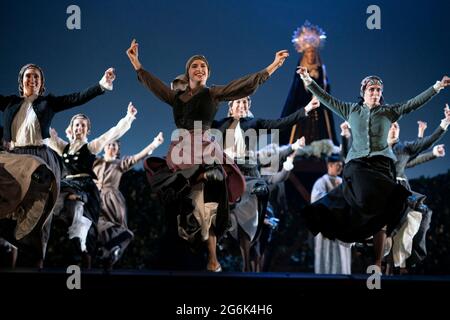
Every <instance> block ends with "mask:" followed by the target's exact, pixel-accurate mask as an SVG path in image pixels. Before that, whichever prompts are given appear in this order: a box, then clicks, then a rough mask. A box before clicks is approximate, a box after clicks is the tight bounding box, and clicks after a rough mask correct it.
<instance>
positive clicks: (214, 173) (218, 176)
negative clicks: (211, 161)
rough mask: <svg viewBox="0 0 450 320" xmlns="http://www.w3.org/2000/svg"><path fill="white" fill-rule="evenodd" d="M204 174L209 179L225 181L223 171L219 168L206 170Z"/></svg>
mask: <svg viewBox="0 0 450 320" xmlns="http://www.w3.org/2000/svg"><path fill="white" fill-rule="evenodd" d="M204 175H205V179H206V180H207V181H223V178H224V177H223V174H222V172H221V171H220V170H219V169H217V168H214V169H210V170H207V171H205V174H204Z"/></svg>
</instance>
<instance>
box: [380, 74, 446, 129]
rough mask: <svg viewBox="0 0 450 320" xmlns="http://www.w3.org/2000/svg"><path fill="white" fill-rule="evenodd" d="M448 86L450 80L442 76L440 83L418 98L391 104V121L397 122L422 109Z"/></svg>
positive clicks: (437, 82)
mask: <svg viewBox="0 0 450 320" xmlns="http://www.w3.org/2000/svg"><path fill="white" fill-rule="evenodd" d="M449 85H450V78H449V77H447V76H444V77H443V78H442V80H441V81H436V83H435V84H434V85H433V86H431V87H429V88H428V89H427V90H425V91H424V92H422V93H421V94H419V95H418V96H416V97H414V98H412V99H410V100H408V101H406V102H405V103H397V104H393V105H391V106H390V107H389V109H388V110H389V111H390V112H392V113H393V116H394V117H393V121H397V120H398V119H400V117H401V116H403V115H405V114H408V113H410V112H412V111H415V110H418V109H420V108H421V107H423V106H424V105H425V104H426V103H427V102H428V101H430V99H431V98H433V97H434V96H435V95H436V94H438V93H439V92H440V91H441V90H442V89H444V88H445V87H447V86H449Z"/></svg>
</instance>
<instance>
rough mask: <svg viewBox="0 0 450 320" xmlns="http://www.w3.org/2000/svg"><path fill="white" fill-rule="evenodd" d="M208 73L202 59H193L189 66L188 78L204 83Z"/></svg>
mask: <svg viewBox="0 0 450 320" xmlns="http://www.w3.org/2000/svg"><path fill="white" fill-rule="evenodd" d="M208 75H209V70H208V66H207V64H206V62H205V61H203V60H194V61H193V62H192V63H191V65H190V66H189V79H190V80H191V81H194V82H197V83H200V84H203V85H205V84H206V80H207V79H208Z"/></svg>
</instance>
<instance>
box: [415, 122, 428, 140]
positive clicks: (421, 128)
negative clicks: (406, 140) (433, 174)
mask: <svg viewBox="0 0 450 320" xmlns="http://www.w3.org/2000/svg"><path fill="white" fill-rule="evenodd" d="M417 124H418V125H419V132H418V134H417V136H418V137H419V138H423V134H424V132H425V129H426V128H427V123H426V122H425V121H417Z"/></svg>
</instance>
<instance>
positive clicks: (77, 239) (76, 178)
mask: <svg viewBox="0 0 450 320" xmlns="http://www.w3.org/2000/svg"><path fill="white" fill-rule="evenodd" d="M136 113H137V110H136V108H135V107H134V106H133V104H132V103H131V102H130V104H129V105H128V112H127V115H126V116H125V117H124V118H122V119H121V120H120V121H119V123H118V124H117V125H116V126H115V127H113V128H111V129H109V130H108V131H107V132H106V133H104V134H103V135H101V136H100V137H98V138H96V139H94V140H92V141H90V142H88V140H87V135H88V134H89V131H90V129H91V122H90V120H89V118H88V117H87V116H86V115H84V114H77V115H75V116H73V117H72V119H71V120H70V124H69V126H68V128H67V129H66V133H67V137H68V139H69V142H65V141H64V140H62V139H60V138H58V135H57V133H56V131H55V130H52V131H51V140H50V142H49V145H50V147H51V148H52V149H53V150H55V151H56V152H57V153H58V154H59V155H60V156H61V157H62V160H63V167H64V178H63V180H62V181H61V194H60V195H59V197H58V201H57V204H56V205H55V215H56V216H60V218H61V219H62V220H63V221H65V222H66V223H67V225H68V226H69V228H68V236H69V239H70V240H71V243H72V249H73V250H74V253H75V258H76V259H75V260H77V258H78V256H81V254H82V253H85V254H84V255H83V257H85V258H86V261H85V265H86V266H87V267H88V268H89V267H90V260H91V259H90V257H91V255H92V254H93V253H94V252H95V246H96V241H97V228H96V224H97V222H98V217H99V213H100V195H99V192H98V189H97V186H96V185H95V183H94V180H93V179H95V178H96V175H95V173H94V172H93V170H92V167H93V164H94V161H95V159H96V157H95V155H96V154H97V153H100V152H101V151H102V150H103V148H104V147H105V145H106V144H108V143H109V142H110V141H114V140H117V139H119V138H120V137H121V136H122V135H123V134H125V133H126V132H127V131H128V130H129V129H130V127H131V123H132V122H133V121H134V119H135V115H136ZM86 253H87V254H86Z"/></svg>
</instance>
